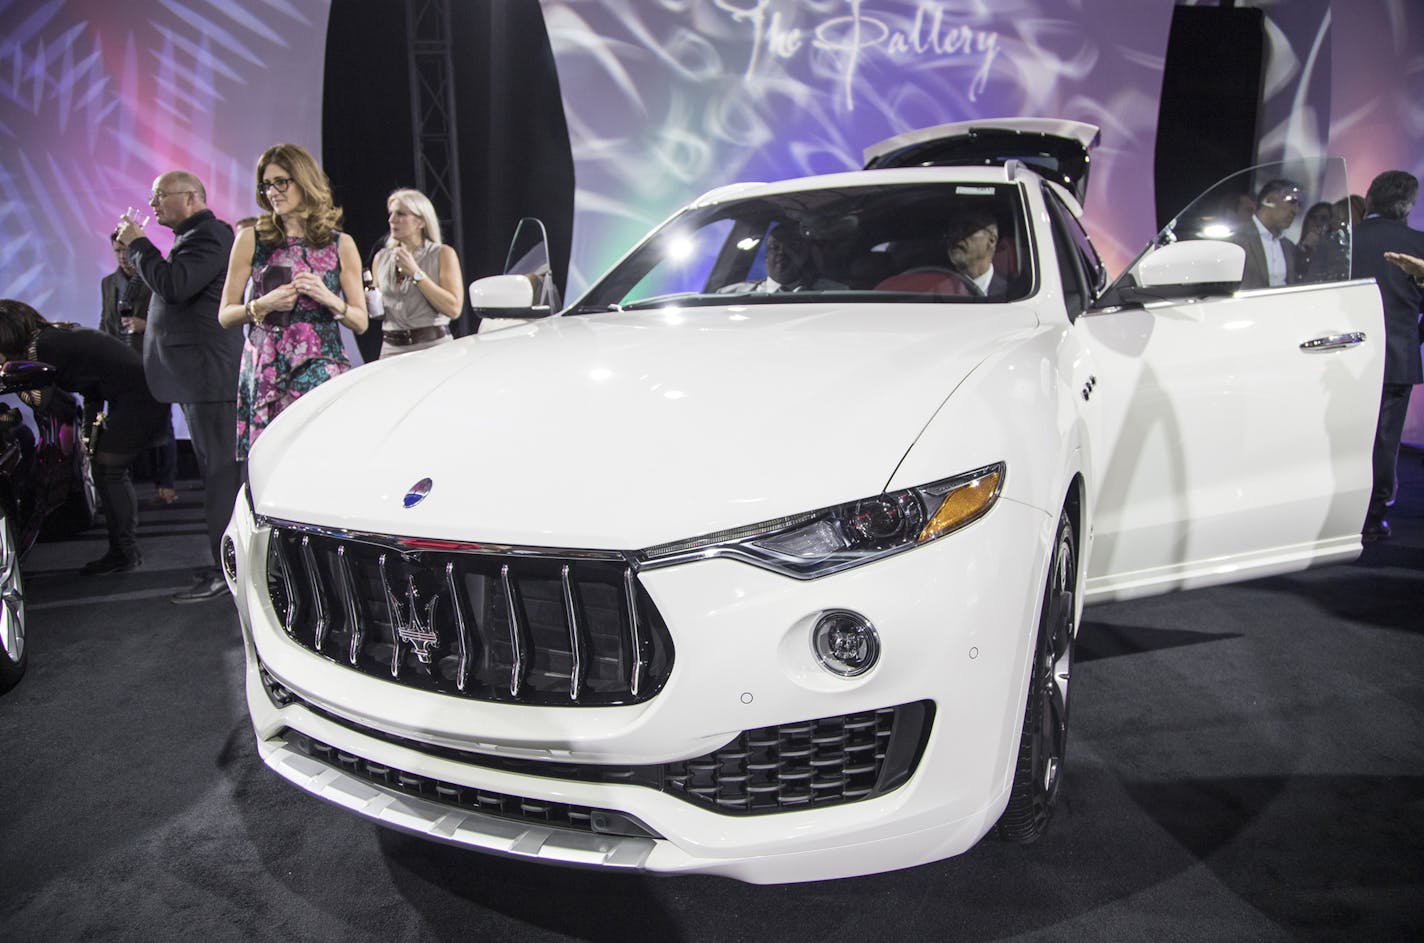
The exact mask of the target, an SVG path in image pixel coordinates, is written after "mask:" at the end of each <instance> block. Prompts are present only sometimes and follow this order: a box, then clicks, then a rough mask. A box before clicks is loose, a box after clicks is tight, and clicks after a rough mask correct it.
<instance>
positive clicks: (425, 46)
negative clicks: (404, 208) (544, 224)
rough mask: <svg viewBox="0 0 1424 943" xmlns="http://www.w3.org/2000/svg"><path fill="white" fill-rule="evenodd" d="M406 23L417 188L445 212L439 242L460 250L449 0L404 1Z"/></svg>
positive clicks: (461, 244) (460, 214)
mask: <svg viewBox="0 0 1424 943" xmlns="http://www.w3.org/2000/svg"><path fill="white" fill-rule="evenodd" d="M405 24H406V41H407V43H408V44H409V47H408V50H407V53H408V54H407V61H408V62H409V63H410V113H411V141H412V142H413V143H414V145H415V186H416V188H417V189H419V190H420V191H421V192H422V193H424V194H425V195H426V196H428V197H430V200H431V202H432V203H434V204H435V211H436V212H437V213H440V212H441V211H442V210H445V211H447V212H448V216H447V215H443V214H442V215H441V216H440V228H441V230H442V235H443V237H444V238H443V240H442V241H443V242H445V243H446V244H447V245H450V246H454V247H455V249H456V250H457V251H458V250H459V249H460V248H461V247H462V246H463V243H462V237H463V235H464V226H463V225H462V220H461V216H462V213H461V208H460V207H461V204H460V172H459V171H460V150H459V145H458V143H457V141H458V138H457V135H456V131H455V69H454V64H453V62H452V59H451V36H452V33H453V30H452V28H451V21H450V0H405Z"/></svg>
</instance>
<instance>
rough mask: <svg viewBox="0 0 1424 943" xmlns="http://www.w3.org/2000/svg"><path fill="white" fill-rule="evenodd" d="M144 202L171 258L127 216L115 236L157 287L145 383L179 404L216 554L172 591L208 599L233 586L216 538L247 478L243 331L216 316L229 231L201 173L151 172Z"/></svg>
mask: <svg viewBox="0 0 1424 943" xmlns="http://www.w3.org/2000/svg"><path fill="white" fill-rule="evenodd" d="M148 205H149V206H151V207H153V218H154V220H155V221H156V222H158V223H159V224H160V225H162V226H167V227H168V228H169V229H171V230H173V236H174V239H173V248H172V249H170V250H169V252H168V257H167V258H164V256H163V254H162V253H161V252H159V250H158V247H157V246H155V245H154V244H153V243H152V242H150V241H149V240H148V239H147V238H146V237H145V236H144V234H143V229H142V227H141V226H139V225H138V224H137V223H136V222H134V221H133V220H132V219H129V217H128V216H124V217H123V218H122V219H121V220H120V221H119V227H118V229H117V230H116V231H115V233H114V239H115V241H116V242H118V243H119V244H120V245H122V246H124V247H125V252H126V253H127V254H128V259H129V262H130V263H131V264H132V265H133V267H134V269H136V270H137V271H138V274H139V277H140V278H141V279H143V282H144V284H146V285H147V286H148V287H149V288H150V289H151V290H152V291H153V300H152V301H151V302H150V304H149V310H148V329H147V330H146V331H145V332H144V343H143V366H144V373H145V375H146V377H147V378H148V386H149V389H150V390H151V391H152V393H153V395H154V397H155V398H156V399H158V400H159V401H160V402H165V403H178V404H179V406H180V407H182V409H183V418H184V419H185V420H186V421H187V423H188V433H189V435H190V436H191V437H192V439H193V451H195V452H196V453H197V455H198V464H199V466H200V468H201V470H202V475H203V489H204V495H203V505H204V512H205V516H206V523H207V530H208V543H209V549H210V550H211V552H212V559H213V562H212V566H210V567H204V568H203V569H202V570H201V571H200V572H199V574H198V579H197V582H196V583H195V584H194V586H193V587H192V588H191V589H187V590H184V591H183V592H180V593H177V594H175V595H174V596H173V597H172V599H173V601H174V602H176V603H194V602H202V601H204V600H207V599H215V598H217V597H219V596H226V595H227V583H226V581H225V580H224V579H223V575H222V568H221V563H220V560H221V556H220V553H221V551H220V546H221V542H222V533H223V530H224V529H225V528H226V527H227V522H228V519H229V518H230V517H231V516H232V506H233V503H234V502H235V501H236V500H237V492H238V487H239V484H240V482H241V480H242V473H241V469H240V467H239V465H238V462H237V373H238V366H239V364H240V362H241V360H242V343H243V338H242V332H241V331H228V330H224V329H223V327H222V325H220V324H219V323H218V306H219V303H220V302H221V300H222V289H223V280H224V279H225V278H226V277H227V263H228V255H229V254H230V253H231V251H232V242H233V235H232V228H231V227H230V226H228V224H227V223H225V222H223V221H222V220H220V219H218V218H217V217H216V216H215V215H213V211H212V210H210V209H208V203H207V193H206V191H205V190H204V188H203V184H202V182H201V181H200V180H199V179H198V178H197V177H195V176H193V175H192V174H190V173H188V172H187V171H183V170H170V171H168V172H167V173H164V174H162V175H160V176H159V177H158V179H157V180H155V181H153V193H152V195H151V197H150V198H149V201H148Z"/></svg>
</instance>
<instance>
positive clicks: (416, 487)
mask: <svg viewBox="0 0 1424 943" xmlns="http://www.w3.org/2000/svg"><path fill="white" fill-rule="evenodd" d="M432 484H433V482H432V481H431V480H430V479H429V478H422V479H420V480H419V481H417V482H416V483H415V484H413V485H411V486H410V490H409V491H407V492H406V493H405V501H404V502H403V503H404V504H405V506H406V507H408V508H413V507H415V506H416V505H417V504H419V503H420V502H422V501H424V500H425V496H426V495H427V494H429V493H430V487H431V485H432Z"/></svg>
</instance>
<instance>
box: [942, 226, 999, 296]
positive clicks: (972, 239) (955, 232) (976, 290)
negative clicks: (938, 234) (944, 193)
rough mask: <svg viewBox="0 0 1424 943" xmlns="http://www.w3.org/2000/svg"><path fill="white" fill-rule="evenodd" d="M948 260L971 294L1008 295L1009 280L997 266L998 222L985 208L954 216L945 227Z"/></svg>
mask: <svg viewBox="0 0 1424 943" xmlns="http://www.w3.org/2000/svg"><path fill="white" fill-rule="evenodd" d="M946 232H947V234H948V237H949V263H950V265H952V266H954V270H955V272H956V273H958V274H959V275H961V276H962V277H963V278H964V281H965V282H966V283H967V284H968V285H969V289H970V293H971V294H973V295H976V296H979V297H985V298H1005V297H1007V296H1008V294H1009V280H1008V278H1007V277H1005V276H1004V274H1003V273H1002V272H998V271H996V270H995V269H994V250H995V249H996V248H998V245H999V224H998V223H997V222H995V221H994V217H993V215H992V214H990V213H987V212H985V211H983V210H965V211H964V212H961V213H958V214H956V215H955V216H953V217H952V218H951V219H950V221H949V226H948V227H947V229H946Z"/></svg>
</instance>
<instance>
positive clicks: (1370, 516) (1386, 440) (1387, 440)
mask: <svg viewBox="0 0 1424 943" xmlns="http://www.w3.org/2000/svg"><path fill="white" fill-rule="evenodd" d="M1418 196H1419V181H1418V180H1417V179H1415V177H1414V175H1413V174H1409V173H1406V172H1405V171H1402V170H1387V171H1385V172H1384V173H1382V174H1380V175H1379V176H1378V177H1376V178H1375V179H1374V180H1373V181H1372V182H1371V183H1370V189H1369V191H1368V192H1367V193H1366V194H1365V219H1364V221H1363V222H1361V223H1360V224H1359V225H1357V226H1356V227H1355V229H1354V233H1353V239H1352V240H1351V247H1350V269H1351V273H1352V274H1353V275H1354V276H1355V277H1356V278H1373V279H1374V280H1375V281H1376V282H1377V283H1378V284H1379V290H1380V299H1381V300H1382V301H1383V302H1384V337H1385V351H1384V389H1383V390H1382V391H1381V394H1380V411H1379V424H1378V426H1376V428H1375V448H1374V457H1373V463H1374V488H1373V489H1372V490H1371V492H1370V508H1369V512H1368V513H1367V514H1366V515H1365V526H1364V537H1365V539H1366V540H1378V539H1379V538H1381V537H1388V536H1389V522H1388V521H1386V520H1385V517H1384V515H1385V508H1386V506H1387V503H1388V502H1389V501H1391V500H1393V498H1394V490H1395V464H1396V461H1397V459H1398V457H1399V437H1400V435H1401V434H1402V433H1403V431H1404V416H1405V412H1406V410H1408V408H1409V394H1410V392H1411V388H1412V387H1413V386H1414V384H1416V383H1424V366H1421V364H1420V360H1419V340H1420V337H1419V313H1420V311H1424V288H1421V287H1420V285H1419V283H1418V282H1416V281H1415V280H1414V279H1413V278H1411V277H1410V276H1409V274H1407V273H1406V272H1405V271H1404V269H1402V268H1400V267H1398V266H1396V265H1393V264H1391V263H1390V261H1389V260H1387V259H1386V258H1385V253H1386V252H1389V253H1404V254H1405V255H1411V256H1424V232H1420V231H1419V230H1417V229H1411V228H1410V227H1409V225H1408V224H1407V223H1405V222H1404V220H1405V218H1406V217H1408V216H1409V213H1410V211H1411V210H1412V209H1414V201H1415V199H1417V198H1418Z"/></svg>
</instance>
